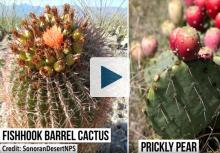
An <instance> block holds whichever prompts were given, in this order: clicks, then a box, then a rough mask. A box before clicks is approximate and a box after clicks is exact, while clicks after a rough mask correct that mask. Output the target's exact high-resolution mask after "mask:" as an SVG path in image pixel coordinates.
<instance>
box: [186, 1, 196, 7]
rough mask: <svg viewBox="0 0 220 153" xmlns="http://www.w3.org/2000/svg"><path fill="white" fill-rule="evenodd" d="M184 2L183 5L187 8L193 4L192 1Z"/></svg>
mask: <svg viewBox="0 0 220 153" xmlns="http://www.w3.org/2000/svg"><path fill="white" fill-rule="evenodd" d="M184 2H185V5H186V6H187V7H189V6H191V5H193V4H194V0H185V1H184Z"/></svg>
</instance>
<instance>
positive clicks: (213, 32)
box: [204, 28, 220, 52]
mask: <svg viewBox="0 0 220 153" xmlns="http://www.w3.org/2000/svg"><path fill="white" fill-rule="evenodd" d="M204 44H205V46H206V47H209V48H211V49H213V51H215V52H216V51H217V49H218V48H219V45H220V30H219V29H218V28H210V29H208V30H207V32H206V34H205V36H204Z"/></svg>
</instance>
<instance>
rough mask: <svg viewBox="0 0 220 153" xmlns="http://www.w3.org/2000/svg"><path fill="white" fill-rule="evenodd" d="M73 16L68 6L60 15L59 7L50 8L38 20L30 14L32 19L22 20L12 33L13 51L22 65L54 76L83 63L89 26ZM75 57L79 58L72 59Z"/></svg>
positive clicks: (30, 69)
mask: <svg viewBox="0 0 220 153" xmlns="http://www.w3.org/2000/svg"><path fill="white" fill-rule="evenodd" d="M74 13H75V12H74V10H73V9H72V8H70V6H69V5H65V6H64V10H63V13H62V14H61V15H59V14H58V10H57V8H56V7H53V8H50V7H49V6H46V7H45V10H44V13H43V14H42V15H40V16H39V17H37V16H36V15H35V14H34V13H30V15H29V16H30V18H29V19H25V20H23V21H22V24H21V27H20V28H19V29H18V30H14V31H13V36H14V41H13V42H12V44H11V49H12V51H13V53H15V54H16V55H17V61H18V63H19V65H20V66H21V67H23V68H25V69H26V70H29V71H32V72H40V74H41V75H44V76H51V75H52V74H55V73H60V72H63V71H65V69H68V67H69V66H71V65H72V64H74V63H75V62H76V61H77V60H78V59H80V56H79V55H80V54H81V53H82V51H83V47H84V43H85V34H84V30H85V28H87V22H77V20H76V19H75V17H74ZM74 54H77V55H78V56H70V55H74ZM70 57H72V58H70ZM76 57H78V58H76ZM67 59H68V60H67Z"/></svg>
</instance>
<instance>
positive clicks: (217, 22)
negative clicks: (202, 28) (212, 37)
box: [215, 13, 220, 29]
mask: <svg viewBox="0 0 220 153" xmlns="http://www.w3.org/2000/svg"><path fill="white" fill-rule="evenodd" d="M215 26H216V27H217V28H219V29H220V13H218V14H217V15H216V17H215Z"/></svg>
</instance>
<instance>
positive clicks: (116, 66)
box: [90, 57, 130, 97]
mask: <svg viewBox="0 0 220 153" xmlns="http://www.w3.org/2000/svg"><path fill="white" fill-rule="evenodd" d="M129 82H130V66H129V59H128V58H126V57H93V58H91V60H90V95H91V96H92V97H128V96H129V91H130V83H129Z"/></svg>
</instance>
